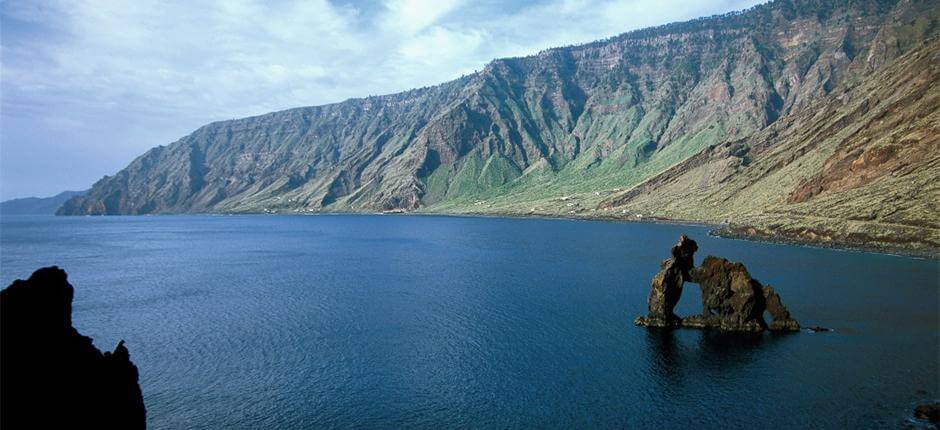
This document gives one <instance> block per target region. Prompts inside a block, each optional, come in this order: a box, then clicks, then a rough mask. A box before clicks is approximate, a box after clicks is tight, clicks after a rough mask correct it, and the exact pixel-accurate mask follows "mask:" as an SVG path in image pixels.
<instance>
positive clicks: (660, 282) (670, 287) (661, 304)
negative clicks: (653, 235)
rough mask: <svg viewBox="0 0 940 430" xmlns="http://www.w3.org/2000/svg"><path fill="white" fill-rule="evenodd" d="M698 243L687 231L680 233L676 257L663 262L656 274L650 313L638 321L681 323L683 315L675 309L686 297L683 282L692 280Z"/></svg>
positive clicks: (667, 324)
mask: <svg viewBox="0 0 940 430" xmlns="http://www.w3.org/2000/svg"><path fill="white" fill-rule="evenodd" d="M697 250H698V244H696V243H695V241H694V240H692V239H689V238H688V237H686V236H685V235H682V236H679V242H677V243H676V244H675V246H673V247H672V258H667V259H665V260H663V262H662V263H660V268H661V269H662V270H660V271H659V273H657V274H656V276H654V277H653V283H652V285H651V286H650V295H649V299H648V300H647V307H648V310H649V313H648V314H647V315H646V316H645V317H640V318H638V319H637V321H636V323H637V324H640V325H645V326H650V327H678V326H679V325H681V322H682V318H679V317H678V316H677V315H676V314H675V313H673V309H675V307H676V304H677V303H679V298H680V297H682V285H683V284H684V283H685V281H689V280H691V278H690V276H691V275H690V273H689V271H690V270H691V269H692V268H694V267H695V262H694V261H693V257H694V256H695V251H697Z"/></svg>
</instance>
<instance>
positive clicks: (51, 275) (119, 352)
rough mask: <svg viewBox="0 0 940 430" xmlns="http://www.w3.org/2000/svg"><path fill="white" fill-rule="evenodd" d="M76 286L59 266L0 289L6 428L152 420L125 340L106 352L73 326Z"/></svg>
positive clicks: (2, 420) (0, 402)
mask: <svg viewBox="0 0 940 430" xmlns="http://www.w3.org/2000/svg"><path fill="white" fill-rule="evenodd" d="M73 292H74V290H73V288H72V285H70V284H69V283H68V280H67V275H66V273H65V271H63V270H61V269H59V268H58V267H47V268H44V269H39V270H37V271H36V272H35V273H33V274H32V276H30V278H29V279H28V280H26V281H23V280H17V281H15V282H13V284H11V285H10V286H9V287H7V288H6V289H4V290H3V291H2V292H0V409H2V413H0V427H2V428H3V429H10V430H14V429H23V428H120V429H142V428H145V427H146V411H145V409H144V402H143V396H142V395H141V391H140V386H139V385H138V383H137V378H138V374H137V367H136V366H134V364H133V363H132V362H131V361H130V354H129V353H128V350H127V348H126V347H125V346H124V342H123V341H121V342H120V343H118V345H117V347H116V348H115V349H114V351H113V352H105V353H102V352H101V351H99V350H98V349H97V348H95V346H94V345H93V344H92V339H91V338H89V337H86V336H82V335H81V334H80V333H78V331H76V330H75V328H74V327H72V296H73Z"/></svg>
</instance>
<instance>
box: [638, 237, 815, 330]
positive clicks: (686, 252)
mask: <svg viewBox="0 0 940 430" xmlns="http://www.w3.org/2000/svg"><path fill="white" fill-rule="evenodd" d="M697 249H698V246H696V244H695V241H693V240H691V239H689V238H687V237H686V236H685V235H682V236H681V237H680V238H679V243H678V244H676V246H674V247H673V248H672V254H673V258H671V259H668V260H666V261H664V262H663V265H662V266H663V270H661V271H660V272H659V273H657V274H656V276H655V277H653V284H652V288H651V291H650V296H649V300H648V314H647V315H646V316H641V317H639V318H637V319H636V324H637V325H642V326H647V327H680V326H681V327H694V328H703V329H717V330H723V331H752V332H754V331H763V330H766V329H769V330H773V331H799V330H800V325H799V323H797V322H796V320H794V319H793V318H792V317H791V316H790V312H789V311H788V310H787V308H786V306H784V305H783V301H782V300H781V299H780V295H779V294H777V292H776V291H774V289H773V287H771V286H769V285H766V286H765V285H762V284H761V283H760V282H758V281H757V280H756V279H754V278H752V277H751V275H750V273H748V271H747V268H746V267H744V265H743V264H741V263H734V262H731V261H728V260H726V259H724V258H718V257H714V256H708V257H705V260H704V261H702V265H701V266H699V267H695V266H694V262H693V254H694V253H695V251H696V250H697ZM686 281H688V282H693V283H697V284H699V287H700V288H701V290H702V313H701V314H699V315H693V316H689V317H686V318H680V317H678V316H677V315H675V314H673V313H672V310H673V309H674V308H675V306H676V304H677V303H678V301H679V297H680V295H681V294H682V285H683V283H684V282H686ZM765 312H766V313H769V314H770V316H771V322H770V323H769V324H768V323H767V322H766V321H765V320H764V313H765Z"/></svg>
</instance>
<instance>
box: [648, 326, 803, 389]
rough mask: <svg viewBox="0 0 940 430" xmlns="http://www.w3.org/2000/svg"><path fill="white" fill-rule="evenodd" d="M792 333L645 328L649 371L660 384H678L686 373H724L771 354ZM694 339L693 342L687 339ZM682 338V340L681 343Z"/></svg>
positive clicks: (790, 337) (789, 337) (791, 336)
mask: <svg viewBox="0 0 940 430" xmlns="http://www.w3.org/2000/svg"><path fill="white" fill-rule="evenodd" d="M793 337H794V334H790V333H787V334H783V333H724V332H717V331H709V330H682V329H680V330H668V329H658V328H650V329H647V331H646V343H647V348H646V350H647V351H648V353H649V358H648V362H649V364H650V373H651V374H652V375H655V376H656V377H657V378H660V379H661V381H660V382H661V383H662V385H663V386H673V385H681V383H682V381H683V379H684V378H685V376H686V375H688V374H689V373H694V372H697V371H709V372H718V373H725V372H729V371H734V370H735V369H736V368H738V367H741V366H746V365H747V364H749V363H751V362H752V361H754V360H755V359H757V358H758V357H759V355H764V354H768V353H771V354H772V353H773V352H772V351H773V350H774V349H776V348H778V347H779V346H780V345H781V344H782V343H785V342H787V341H788V340H789V339H792V338H793ZM693 339H694V343H693V342H689V341H690V340H693ZM683 340H685V341H686V342H683Z"/></svg>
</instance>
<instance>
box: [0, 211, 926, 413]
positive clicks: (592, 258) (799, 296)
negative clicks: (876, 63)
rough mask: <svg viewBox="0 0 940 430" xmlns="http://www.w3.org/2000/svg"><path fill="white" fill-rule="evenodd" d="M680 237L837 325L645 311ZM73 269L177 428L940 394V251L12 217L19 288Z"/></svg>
mask: <svg viewBox="0 0 940 430" xmlns="http://www.w3.org/2000/svg"><path fill="white" fill-rule="evenodd" d="M682 232H685V233H687V234H689V235H691V236H692V237H693V238H694V239H696V240H697V241H698V243H699V247H700V253H699V255H698V257H697V258H696V260H697V261H701V259H702V258H703V257H704V256H705V255H708V254H715V255H720V256H725V257H728V258H730V259H733V260H740V261H743V262H745V263H746V264H747V266H748V268H749V269H750V271H751V273H752V274H753V275H754V276H755V277H756V278H758V279H760V280H761V281H762V282H764V283H770V284H772V285H774V286H775V287H776V289H777V291H779V292H780V294H781V295H782V297H783V299H784V301H785V303H786V304H787V305H788V306H789V308H790V310H791V312H792V313H793V314H794V315H795V316H796V318H797V319H798V320H799V321H800V322H801V323H802V324H803V325H816V324H818V325H822V326H826V327H832V328H834V329H836V332H834V333H820V334H813V333H808V332H803V333H798V334H792V335H771V334H764V335H759V336H727V335H724V336H722V335H715V334H709V333H704V332H699V331H692V330H680V331H676V332H657V331H648V330H646V329H643V328H638V327H634V326H633V324H632V321H633V319H634V317H636V316H637V315H640V314H641V313H643V312H645V307H646V295H647V292H648V288H649V280H650V277H651V276H652V275H653V274H654V273H655V272H656V270H657V269H658V264H659V261H660V260H661V259H663V258H665V257H666V256H667V254H668V250H669V247H670V246H671V245H672V244H673V243H674V242H675V241H676V239H677V237H678V235H679V234H680V233H682ZM52 264H57V265H59V266H60V267H63V268H64V269H66V270H67V271H68V273H69V279H70V281H71V282H72V284H73V285H75V287H76V295H75V305H74V322H75V325H76V327H77V328H78V330H79V331H81V332H82V333H83V334H85V335H88V336H92V337H93V338H94V339H95V343H96V344H97V345H98V347H99V348H102V349H111V348H113V347H114V345H115V344H116V343H117V342H118V340H120V339H126V341H127V343H128V346H129V347H130V351H131V357H132V359H133V360H134V361H135V362H136V364H137V365H138V367H139V368H140V371H141V386H142V388H143V392H144V396H145V401H146V404H147V409H148V411H147V412H148V420H149V425H150V426H151V427H152V428H157V429H163V428H311V427H313V428H350V427H359V428H401V427H411V428H438V427H442V426H443V427H472V428H520V427H525V428H622V427H631V428H637V427H639V428H652V427H657V428H670V427H677V428H680V427H690V426H692V427H701V428H724V429H729V428H762V427H763V428H769V427H773V428H884V427H897V426H903V425H905V424H906V423H907V420H909V418H910V414H911V412H910V410H911V409H912V408H913V406H914V405H915V404H916V403H917V402H918V401H920V400H925V399H935V398H937V397H938V396H940V393H938V391H940V387H938V385H940V382H938V352H940V346H938V345H940V340H938V327H940V326H938V308H940V299H938V289H940V288H938V263H937V261H931V260H919V259H912V258H904V257H896V256H887V255H876V254H864V253H853V252H840V251H834V250H825V249H812V248H803V247H792V246H782V245H769V244H760V243H751V242H744V241H731V240H725V239H718V238H711V237H707V236H706V230H705V229H704V228H699V227H684V226H669V225H645V224H618V223H605V222H583V221H581V222H579V221H564V220H518V219H486V218H446V217H415V216H310V217H287V216H276V217H264V216H238V217H209V216H205V217H182V216H180V217H129V218H128V217H113V218H56V217H5V218H3V219H2V220H0V281H2V283H3V285H7V284H9V283H10V282H11V281H12V280H13V279H16V278H25V277H27V276H29V274H30V273H31V272H32V271H33V270H34V269H36V268H38V267H40V266H44V265H52ZM696 290H697V287H695V286H692V288H687V289H686V292H685V294H686V295H685V296H684V297H683V303H682V304H681V305H680V309H679V313H680V314H688V313H692V312H695V311H697V310H698V309H699V303H698V300H699V295H698V293H697V291H696Z"/></svg>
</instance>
